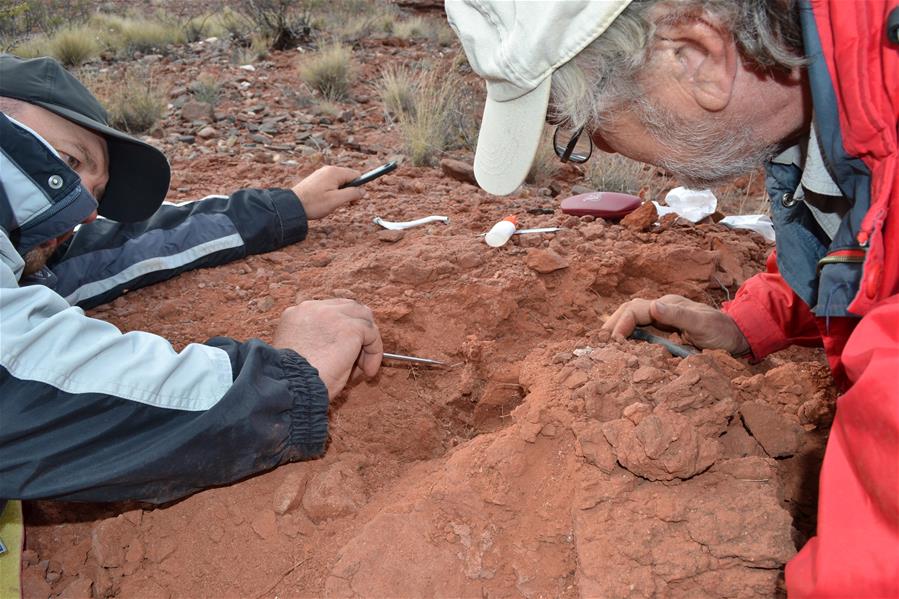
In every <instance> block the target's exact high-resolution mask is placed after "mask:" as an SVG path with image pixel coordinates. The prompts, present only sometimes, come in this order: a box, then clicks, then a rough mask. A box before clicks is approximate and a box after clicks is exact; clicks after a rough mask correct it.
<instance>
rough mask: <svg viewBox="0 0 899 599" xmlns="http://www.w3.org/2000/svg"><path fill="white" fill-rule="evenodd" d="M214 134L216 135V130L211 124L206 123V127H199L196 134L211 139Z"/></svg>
mask: <svg viewBox="0 0 899 599" xmlns="http://www.w3.org/2000/svg"><path fill="white" fill-rule="evenodd" d="M216 135H218V131H217V130H216V128H215V127H213V126H211V125H207V126H206V127H203V128H202V129H200V131H199V132H197V136H198V137H202V138H203V139H211V138H213V137H215V136H216Z"/></svg>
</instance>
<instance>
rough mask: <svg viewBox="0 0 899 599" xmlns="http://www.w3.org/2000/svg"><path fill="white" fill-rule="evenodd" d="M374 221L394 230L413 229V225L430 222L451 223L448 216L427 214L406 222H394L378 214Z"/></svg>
mask: <svg viewBox="0 0 899 599" xmlns="http://www.w3.org/2000/svg"><path fill="white" fill-rule="evenodd" d="M372 222H373V223H375V224H376V225H381V226H382V227H384V228H385V229H392V230H394V231H398V230H402V229H411V228H412V227H417V226H419V225H426V224H428V223H444V224H449V217H448V216H426V217H424V218H419V219H416V220H407V221H405V222H393V221H389V220H384V219H383V218H381V217H380V216H376V217H375V218H374V219H373V220H372Z"/></svg>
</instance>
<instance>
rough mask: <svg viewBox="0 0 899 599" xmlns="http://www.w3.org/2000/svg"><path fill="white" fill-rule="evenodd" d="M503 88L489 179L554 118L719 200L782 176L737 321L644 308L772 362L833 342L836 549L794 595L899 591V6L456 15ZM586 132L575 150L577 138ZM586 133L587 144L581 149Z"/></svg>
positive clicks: (620, 326) (630, 319) (573, 152)
mask: <svg viewBox="0 0 899 599" xmlns="http://www.w3.org/2000/svg"><path fill="white" fill-rule="evenodd" d="M446 9H447V14H448V16H449V19H450V24H451V25H452V26H453V28H454V29H455V30H456V33H457V34H458V35H459V37H460V39H461V40H462V43H463V46H464V47H465V51H466V53H467V55H468V59H469V62H470V63H471V65H472V68H473V69H474V70H475V72H477V73H478V74H480V75H481V76H482V77H484V78H485V79H486V80H487V103H486V106H485V109H484V117H483V121H482V124H481V132H480V136H479V138H478V148H477V153H476V157H475V174H476V176H477V178H478V182H479V183H480V185H481V187H483V188H484V189H486V190H487V191H489V192H491V193H495V194H500V195H502V194H507V193H511V192H512V191H514V190H515V189H516V188H517V187H518V186H519V185H520V184H521V182H522V181H523V180H524V177H525V175H526V174H527V172H528V169H529V167H530V164H531V162H532V160H533V157H534V154H535V152H536V149H537V145H538V143H539V139H540V133H541V129H542V127H543V123H544V121H545V120H546V117H547V113H548V110H549V116H550V117H551V118H552V119H553V120H554V121H555V122H561V123H562V128H561V129H560V130H559V131H557V136H556V139H555V140H554V145H555V150H556V153H557V154H558V155H559V157H560V158H562V160H573V161H586V160H587V159H588V158H589V152H579V150H578V143H580V144H581V146H582V147H583V146H584V145H585V144H587V143H589V144H591V149H592V145H595V146H597V147H598V148H600V149H601V150H604V151H608V152H619V153H621V154H623V155H626V156H628V157H630V158H634V159H636V160H640V161H643V162H647V163H651V164H655V165H659V166H662V167H664V168H666V169H667V170H669V171H670V172H671V173H673V174H675V175H676V176H678V177H679V178H680V179H681V180H683V181H684V182H685V183H686V184H687V185H689V186H691V187H708V186H712V185H715V184H718V183H721V182H724V181H727V180H728V179H731V178H733V177H734V176H736V175H738V174H742V173H745V172H747V171H750V170H752V169H754V168H757V167H758V166H759V165H762V164H764V165H765V166H766V170H767V181H766V184H767V190H768V193H769V197H770V200H771V214H772V220H773V221H774V224H775V230H776V232H777V251H776V255H772V257H771V259H770V260H769V264H768V272H766V273H763V274H760V275H757V276H756V277H753V278H752V279H750V280H748V281H747V282H746V283H745V284H744V285H743V287H742V288H741V289H740V291H739V292H738V293H737V296H736V298H735V299H734V300H733V301H732V302H729V303H728V304H727V305H726V306H725V307H724V309H723V310H722V311H719V310H716V309H713V308H711V307H709V306H705V305H703V304H699V303H696V302H693V301H690V300H688V299H686V298H683V297H679V296H672V295H669V296H665V297H662V298H660V299H656V300H647V299H634V300H632V301H630V302H628V303H626V304H625V305H623V306H621V307H620V308H619V309H618V310H617V311H616V312H615V313H614V314H613V315H612V317H611V318H610V319H609V320H608V321H607V322H606V323H605V325H604V328H605V329H606V330H608V331H610V332H611V333H612V334H614V335H618V336H627V335H629V334H630V333H631V332H632V331H633V329H634V328H635V327H636V326H639V325H648V324H657V325H661V326H665V327H670V328H674V329H679V330H680V331H681V332H682V333H683V335H684V337H685V338H687V339H688V340H689V341H691V342H692V343H694V344H695V345H697V346H699V347H703V348H722V349H727V350H729V351H730V352H732V353H734V354H735V355H748V354H751V355H752V357H754V358H756V359H759V358H762V357H763V356H765V355H767V354H769V353H771V352H774V351H777V350H779V349H782V348H784V347H786V346H788V345H790V344H803V345H823V346H824V348H825V351H826V353H827V357H828V360H829V362H830V365H831V368H832V370H833V373H834V377H835V380H836V381H837V384H838V385H839V386H840V387H841V389H843V390H844V391H845V393H844V394H843V395H842V396H841V397H840V398H839V400H838V402H837V411H836V419H835V421H834V423H833V428H832V430H831V434H830V439H829V441H828V446H827V452H826V455H825V459H824V464H823V467H822V472H821V481H820V501H819V517H818V536H817V537H815V538H813V539H812V540H811V541H809V542H808V543H807V544H806V546H805V547H803V548H802V550H801V551H800V553H799V554H798V555H797V556H796V557H795V558H794V559H793V560H792V561H791V562H790V563H789V564H788V566H787V587H788V592H789V595H790V597H897V596H899V392H897V390H896V384H895V380H896V372H897V371H899V140H897V120H899V0H868V1H866V2H846V1H841V0H812V1H808V0H801V1H794V0H753V1H748V0H747V1H745V2H733V1H732V0H679V1H676V2H675V1H670V0H634V1H630V0H604V1H602V2H579V1H569V2H553V3H549V2H547V3H516V2H501V1H495V2H488V1H478V2H475V1H474V0H471V1H468V0H466V1H448V2H447V3H446ZM566 132H567V133H568V136H567V137H566V136H565V135H564V134H565V133H566ZM578 138H580V140H579V139H578Z"/></svg>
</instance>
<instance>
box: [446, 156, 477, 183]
mask: <svg viewBox="0 0 899 599" xmlns="http://www.w3.org/2000/svg"><path fill="white" fill-rule="evenodd" d="M440 169H441V170H442V171H443V174H444V175H446V176H447V177H449V178H450V179H455V180H456V181H461V182H462V183H468V184H470V185H477V184H478V181H477V179H475V176H474V167H472V166H471V165H470V164H468V163H467V162H462V161H461V160H453V159H451V158H444V159H443V160H441V161H440Z"/></svg>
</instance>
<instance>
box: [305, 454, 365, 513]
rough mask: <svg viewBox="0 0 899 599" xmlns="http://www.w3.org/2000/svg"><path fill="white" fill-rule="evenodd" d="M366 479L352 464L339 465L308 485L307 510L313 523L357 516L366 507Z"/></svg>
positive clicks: (331, 467)
mask: <svg viewBox="0 0 899 599" xmlns="http://www.w3.org/2000/svg"><path fill="white" fill-rule="evenodd" d="M365 499H366V498H365V488H364V485H363V483H362V478H361V477H360V476H359V473H358V472H357V471H356V468H355V467H353V466H352V465H351V464H346V463H342V462H338V463H336V464H332V465H331V466H330V467H328V468H327V469H326V470H324V471H322V472H319V473H318V474H316V475H315V476H314V477H313V478H312V480H310V481H309V483H308V484H307V485H306V492H305V493H304V494H303V509H305V510H306V513H307V514H308V515H309V518H310V519H311V520H312V521H313V522H321V521H323V520H328V519H331V518H339V517H341V516H347V515H349V514H353V513H355V512H356V511H358V509H359V508H360V507H362V505H363V504H364V503H365Z"/></svg>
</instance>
